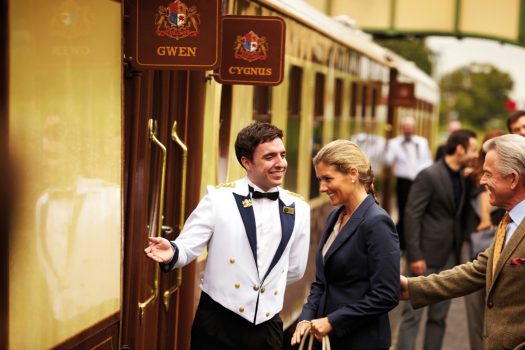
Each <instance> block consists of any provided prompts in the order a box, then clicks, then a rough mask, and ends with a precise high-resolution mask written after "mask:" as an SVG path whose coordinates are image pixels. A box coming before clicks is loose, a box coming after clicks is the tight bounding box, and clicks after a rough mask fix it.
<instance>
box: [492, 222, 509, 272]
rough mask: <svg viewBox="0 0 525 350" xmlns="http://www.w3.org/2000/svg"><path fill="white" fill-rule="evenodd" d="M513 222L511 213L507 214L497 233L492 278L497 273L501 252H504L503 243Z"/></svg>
mask: <svg viewBox="0 0 525 350" xmlns="http://www.w3.org/2000/svg"><path fill="white" fill-rule="evenodd" d="M510 221H511V219H510V216H509V213H508V212H507V213H505V215H504V216H503V218H502V219H501V222H500V223H499V227H498V231H497V232H496V242H495V243H494V254H493V255H492V276H494V272H495V271H496V265H497V264H498V260H499V257H500V255H501V251H502V250H503V243H504V242H505V234H506V233H507V225H508V223H509V222H510Z"/></svg>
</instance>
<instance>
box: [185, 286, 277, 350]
mask: <svg viewBox="0 0 525 350" xmlns="http://www.w3.org/2000/svg"><path fill="white" fill-rule="evenodd" d="M282 344H283V322H282V320H281V317H280V316H279V315H278V314H277V315H275V316H274V317H273V318H271V319H270V320H268V321H266V322H264V323H261V324H259V325H255V324H253V323H252V322H249V321H247V320H246V319H244V318H242V317H241V316H239V315H237V314H236V313H234V312H232V311H230V310H228V309H226V308H225V307H223V306H222V305H220V304H219V303H217V302H216V301H214V300H213V299H212V298H211V297H210V296H209V295H207V294H206V293H204V292H202V293H201V298H200V301H199V306H198V307H197V313H196V314H195V320H194V321H193V326H192V327H191V346H190V349H191V350H234V349H235V350H281V349H282Z"/></svg>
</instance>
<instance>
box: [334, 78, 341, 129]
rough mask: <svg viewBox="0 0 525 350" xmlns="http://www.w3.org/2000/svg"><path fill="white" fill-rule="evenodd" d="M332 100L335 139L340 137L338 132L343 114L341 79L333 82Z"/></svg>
mask: <svg viewBox="0 0 525 350" xmlns="http://www.w3.org/2000/svg"><path fill="white" fill-rule="evenodd" d="M334 99H335V106H334V135H333V138H334V139H337V138H339V137H340V136H341V135H340V133H339V131H340V130H341V114H342V113H343V79H336V80H335V89H334Z"/></svg>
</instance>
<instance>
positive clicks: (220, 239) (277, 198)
mask: <svg viewBox="0 0 525 350" xmlns="http://www.w3.org/2000/svg"><path fill="white" fill-rule="evenodd" d="M282 137H283V133H282V131H281V130H280V129H278V128H277V127H275V126H273V125H271V124H269V123H261V122H254V123H252V124H250V125H249V126H247V127H245V128H244V129H242V130H241V131H240V132H239V134H238V135H237V140H236V142H235V152H236V155H237V159H238V160H239V163H241V165H242V166H243V167H244V169H245V170H246V174H247V176H246V177H245V178H243V179H240V180H237V181H235V182H231V183H227V184H223V185H219V186H215V187H214V186H208V188H207V193H206V195H205V196H204V198H203V199H202V200H201V201H200V203H199V205H198V206H197V208H196V209H195V210H194V211H193V213H192V214H191V215H190V217H189V218H188V220H187V221H186V224H185V225H184V229H183V230H182V232H181V234H180V235H179V237H178V238H177V239H176V240H175V241H172V242H169V241H168V240H166V239H164V238H156V237H151V238H150V239H149V241H150V245H149V246H148V247H147V248H146V249H145V250H144V251H145V253H146V255H147V256H148V257H149V258H151V259H152V260H154V261H156V262H159V263H161V267H162V269H163V270H164V271H169V270H171V269H173V268H177V267H182V266H185V265H187V264H189V263H190V262H191V261H193V260H194V259H195V258H197V257H198V256H199V255H200V254H201V252H202V250H203V249H204V247H206V246H207V247H208V257H207V261H206V270H205V274H204V277H203V279H202V283H201V289H202V293H201V299H200V302H199V306H198V308H197V313H196V315H195V320H194V322H193V327H192V334H191V349H192V350H201V349H202V350H204V349H217V350H225V349H254V350H267V349H271V350H280V349H282V341H283V324H282V321H281V318H280V317H279V312H280V311H281V309H282V306H283V297H284V292H285V287H286V285H287V284H290V283H292V282H295V281H297V280H298V279H300V278H301V277H302V276H303V274H304V270H305V268H306V262H307V258H308V247H309V237H310V235H309V233H310V208H309V206H308V204H307V203H306V202H305V201H304V200H302V199H301V198H299V196H298V195H296V194H294V193H292V192H289V191H286V190H284V189H282V188H281V187H279V185H280V184H281V183H282V181H283V178H284V174H285V172H286V168H287V162H286V150H285V148H284V144H283V141H282Z"/></svg>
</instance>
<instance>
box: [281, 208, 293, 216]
mask: <svg viewBox="0 0 525 350" xmlns="http://www.w3.org/2000/svg"><path fill="white" fill-rule="evenodd" d="M283 212H284V213H285V214H289V215H295V208H292V207H283Z"/></svg>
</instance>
